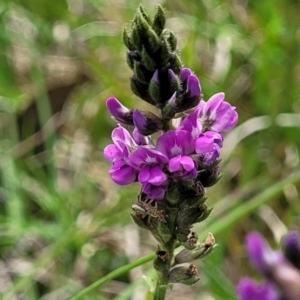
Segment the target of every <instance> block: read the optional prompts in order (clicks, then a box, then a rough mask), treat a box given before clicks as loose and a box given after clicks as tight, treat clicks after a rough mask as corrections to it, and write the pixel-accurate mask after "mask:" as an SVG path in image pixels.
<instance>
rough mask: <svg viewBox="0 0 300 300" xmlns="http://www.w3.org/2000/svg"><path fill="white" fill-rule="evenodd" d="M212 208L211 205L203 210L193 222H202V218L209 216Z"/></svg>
mask: <svg viewBox="0 0 300 300" xmlns="http://www.w3.org/2000/svg"><path fill="white" fill-rule="evenodd" d="M212 210H213V208H212V207H211V208H207V209H206V210H205V212H204V213H203V214H202V215H201V216H199V218H198V219H197V220H196V222H195V223H200V222H203V221H204V220H206V219H207V218H208V217H209V215H210V213H211V212H212Z"/></svg>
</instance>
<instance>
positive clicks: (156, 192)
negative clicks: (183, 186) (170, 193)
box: [142, 183, 166, 200]
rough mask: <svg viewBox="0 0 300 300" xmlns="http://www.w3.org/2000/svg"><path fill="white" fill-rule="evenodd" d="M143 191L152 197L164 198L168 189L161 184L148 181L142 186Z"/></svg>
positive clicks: (156, 198)
mask: <svg viewBox="0 0 300 300" xmlns="http://www.w3.org/2000/svg"><path fill="white" fill-rule="evenodd" d="M142 192H144V193H145V194H147V196H148V197H149V198H151V199H155V200H162V199H163V198H164V196H165V193H166V190H165V188H163V187H161V186H155V185H153V184H150V183H146V184H143V186H142Z"/></svg>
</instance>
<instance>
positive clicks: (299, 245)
mask: <svg viewBox="0 0 300 300" xmlns="http://www.w3.org/2000/svg"><path fill="white" fill-rule="evenodd" d="M283 251H284V256H285V257H286V259H287V260H288V261H289V262H290V263H291V264H293V265H294V266H295V267H296V268H297V269H298V270H300V236H299V233H298V232H296V231H291V232H289V233H288V234H287V235H286V236H285V238H284V239H283Z"/></svg>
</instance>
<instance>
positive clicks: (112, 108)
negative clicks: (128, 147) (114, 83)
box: [106, 98, 133, 125]
mask: <svg viewBox="0 0 300 300" xmlns="http://www.w3.org/2000/svg"><path fill="white" fill-rule="evenodd" d="M106 107H107V109H108V111H109V112H110V114H111V115H112V117H113V118H114V119H115V120H116V121H118V122H120V123H122V124H125V125H133V120H132V113H133V112H132V110H130V109H129V108H127V107H125V106H124V105H122V104H121V103H120V102H119V101H118V100H117V99H116V98H109V99H107V101H106Z"/></svg>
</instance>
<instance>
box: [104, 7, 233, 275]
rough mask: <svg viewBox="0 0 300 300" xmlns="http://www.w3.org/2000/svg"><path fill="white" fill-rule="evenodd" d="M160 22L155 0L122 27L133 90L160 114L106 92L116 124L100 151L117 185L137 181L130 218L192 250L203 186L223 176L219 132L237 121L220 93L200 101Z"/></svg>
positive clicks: (204, 213) (202, 209)
mask: <svg viewBox="0 0 300 300" xmlns="http://www.w3.org/2000/svg"><path fill="white" fill-rule="evenodd" d="M165 22H166V19H165V13H164V10H163V9H162V7H161V6H158V7H157V13H156V15H155V16H154V18H153V20H152V19H150V18H149V16H148V15H147V13H146V12H145V11H144V9H143V8H142V7H141V6H140V7H139V8H138V10H137V13H136V15H135V17H134V18H133V21H132V24H131V28H130V30H124V32H123V41H124V43H125V46H126V47H127V49H128V51H127V62H128V66H129V67H130V68H131V69H132V71H133V75H132V76H131V78H130V87H131V90H132V92H133V93H134V94H135V95H136V96H138V97H139V98H141V99H142V100H143V101H146V102H147V103H149V104H151V105H153V106H154V107H155V108H156V110H157V112H158V113H157V114H154V113H153V112H150V111H142V110H138V109H130V108H127V107H125V106H124V105H123V104H121V103H120V102H119V101H118V100H117V99H116V98H109V99H108V100H107V103H106V104H107V109H108V111H109V112H110V114H111V116H112V117H113V118H114V119H115V120H116V121H117V122H118V123H119V125H118V127H117V128H116V129H114V130H113V132H112V140H113V144H110V145H108V146H107V147H106V148H105V149H104V156H105V158H106V159H107V160H109V161H110V162H111V163H112V167H111V169H110V171H109V174H110V176H111V178H112V179H113V180H114V181H115V182H116V183H117V184H119V185H127V184H131V183H133V182H139V183H140V185H141V191H140V194H139V196H138V201H137V202H136V203H134V204H133V205H132V210H133V211H132V218H133V220H134V221H135V222H136V223H137V224H138V225H139V226H140V227H142V228H145V229H148V230H150V231H151V233H152V235H153V236H154V237H155V238H156V239H157V240H158V241H159V243H160V244H161V246H162V247H163V248H165V249H167V248H169V249H171V248H172V247H173V246H172V245H175V244H176V243H177V242H178V241H179V242H180V243H181V245H183V246H184V247H185V248H186V249H187V250H188V251H192V250H193V251H196V250H195V249H198V248H199V247H200V248H201V247H202V246H200V245H199V244H197V241H198V239H197V235H196V234H195V232H192V231H191V230H190V229H191V228H192V226H193V225H194V224H195V223H197V222H201V221H203V220H204V219H206V218H207V217H208V215H209V214H210V211H211V209H209V208H208V207H207V205H206V204H205V201H206V197H205V188H206V187H209V186H212V185H214V184H215V183H216V182H217V181H218V180H219V178H220V177H221V174H220V166H219V163H220V159H219V157H220V150H221V148H222V145H223V132H226V131H228V130H230V129H232V128H233V127H234V126H235V124H236V123H237V120H238V115H237V112H236V110H235V107H233V106H231V105H230V104H229V103H228V102H225V101H224V97H225V95H224V93H218V94H215V95H213V96H212V97H211V98H210V99H209V100H208V101H204V100H203V99H202V96H203V95H202V89H201V85H200V81H199V79H198V78H197V76H196V75H195V74H194V73H193V72H192V71H191V70H190V69H189V68H184V67H183V66H182V63H181V60H180V57H179V54H178V50H177V49H176V45H177V40H176V36H175V35H174V33H173V32H172V31H171V30H169V29H166V28H164V26H165ZM129 129H130V132H129V131H128V130H129ZM154 137H155V138H154ZM170 247H171V248H170ZM205 247H206V246H205ZM212 248H213V246H210V247H208V248H207V249H210V250H207V251H208V252H209V251H211V249H212ZM201 249H202V248H201ZM201 251H202V250H201ZM185 255H186V254H185ZM189 255H190V256H191V257H192V256H193V255H192V254H191V253H189ZM170 264H171V262H170V261H169V262H168V263H166V264H165V267H166V268H167V269H168V268H170ZM191 269H193V268H191ZM191 273H194V272H191ZM172 277H174V274H172Z"/></svg>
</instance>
